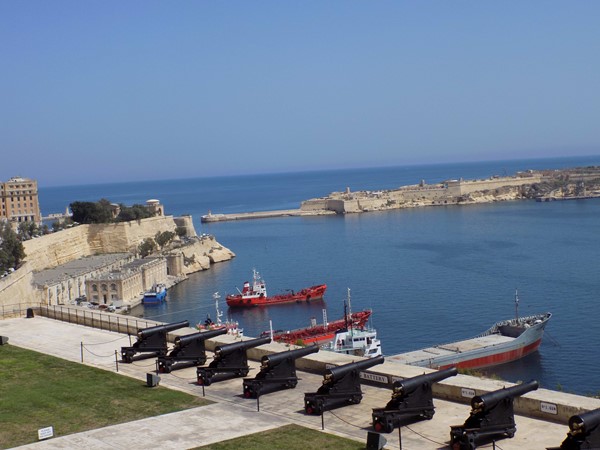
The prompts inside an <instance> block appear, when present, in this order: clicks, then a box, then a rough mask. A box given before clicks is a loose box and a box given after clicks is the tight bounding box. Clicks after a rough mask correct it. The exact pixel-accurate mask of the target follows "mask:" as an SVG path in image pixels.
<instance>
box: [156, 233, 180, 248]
mask: <svg viewBox="0 0 600 450" xmlns="http://www.w3.org/2000/svg"><path fill="white" fill-rule="evenodd" d="M174 237H175V233H173V232H172V231H163V232H162V233H161V232H160V231H159V232H158V233H156V236H154V240H155V241H156V243H157V244H158V246H159V247H160V248H161V250H162V249H163V248H164V246H165V245H167V244H168V243H169V242H171V241H172V240H173V238H174Z"/></svg>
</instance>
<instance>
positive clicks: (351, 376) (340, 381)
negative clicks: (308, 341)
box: [304, 356, 384, 415]
mask: <svg viewBox="0 0 600 450" xmlns="http://www.w3.org/2000/svg"><path fill="white" fill-rule="evenodd" d="M383 361H384V358H383V356H377V357H375V358H371V359H365V360H364V361H357V362H352V363H349V364H344V365H343V366H337V367H332V368H331V369H327V370H326V371H325V375H324V376H323V384H322V385H321V387H319V389H318V390H317V392H311V393H306V394H304V411H305V412H306V414H314V415H319V414H322V413H323V412H324V411H327V410H330V409H334V408H338V407H340V406H345V405H350V404H357V403H360V402H361V400H362V391H361V390H360V372H361V370H366V369H369V368H370V367H373V366H376V365H377V364H381V363H383Z"/></svg>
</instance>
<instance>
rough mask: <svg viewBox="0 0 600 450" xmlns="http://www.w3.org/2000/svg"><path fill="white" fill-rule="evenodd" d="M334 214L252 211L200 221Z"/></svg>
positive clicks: (211, 216) (209, 217)
mask: <svg viewBox="0 0 600 450" xmlns="http://www.w3.org/2000/svg"><path fill="white" fill-rule="evenodd" d="M332 214H335V212H334V211H325V210H322V211H315V210H311V211H304V210H302V209H279V210H273V211H254V212H245V213H233V214H212V213H211V212H209V213H208V214H206V215H204V216H202V217H201V218H200V221H201V222H202V223H210V222H227V221H231V220H249V219H270V218H276V217H307V216H325V215H332Z"/></svg>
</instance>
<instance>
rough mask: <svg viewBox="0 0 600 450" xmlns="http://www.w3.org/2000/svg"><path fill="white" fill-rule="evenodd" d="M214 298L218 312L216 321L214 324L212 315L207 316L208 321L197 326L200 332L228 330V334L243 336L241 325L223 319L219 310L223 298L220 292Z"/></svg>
mask: <svg viewBox="0 0 600 450" xmlns="http://www.w3.org/2000/svg"><path fill="white" fill-rule="evenodd" d="M213 298H214V299H215V310H216V315H217V316H216V319H217V321H216V322H214V321H213V320H212V319H211V318H210V315H207V316H206V320H205V321H204V323H199V324H197V325H196V328H197V329H198V330H200V331H211V330H219V329H221V328H225V329H226V330H227V334H231V335H234V336H243V335H244V330H243V329H242V328H240V327H239V323H238V322H236V321H231V320H227V321H225V322H223V321H222V320H221V317H223V312H222V311H221V310H220V309H219V299H220V298H221V296H220V295H219V293H218V292H215V293H214V294H213Z"/></svg>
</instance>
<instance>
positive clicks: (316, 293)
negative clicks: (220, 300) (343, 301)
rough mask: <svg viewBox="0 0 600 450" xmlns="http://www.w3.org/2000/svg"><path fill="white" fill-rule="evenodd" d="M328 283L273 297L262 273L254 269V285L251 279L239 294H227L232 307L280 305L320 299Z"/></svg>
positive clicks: (229, 304) (228, 303) (228, 302)
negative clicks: (268, 293) (269, 294)
mask: <svg viewBox="0 0 600 450" xmlns="http://www.w3.org/2000/svg"><path fill="white" fill-rule="evenodd" d="M326 289H327V285H325V284H319V285H316V286H311V287H308V288H305V289H302V290H301V291H298V292H294V291H290V292H288V293H286V294H279V295H275V296H273V297H269V296H268V295H267V286H266V284H265V282H264V280H263V279H262V277H261V276H260V274H259V273H258V272H257V271H256V270H255V269H254V270H253V276H252V285H250V282H249V281H246V282H245V283H244V287H243V288H242V291H241V292H239V290H238V292H239V293H238V294H230V295H228V296H227V305H228V306H231V307H240V306H244V307H245V306H268V305H279V304H282V303H296V302H308V301H311V300H320V299H322V298H323V295H324V294H325V290H326Z"/></svg>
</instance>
